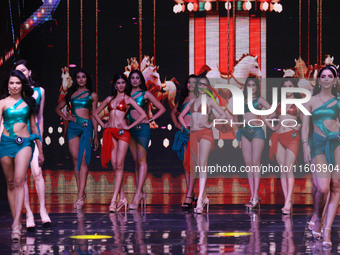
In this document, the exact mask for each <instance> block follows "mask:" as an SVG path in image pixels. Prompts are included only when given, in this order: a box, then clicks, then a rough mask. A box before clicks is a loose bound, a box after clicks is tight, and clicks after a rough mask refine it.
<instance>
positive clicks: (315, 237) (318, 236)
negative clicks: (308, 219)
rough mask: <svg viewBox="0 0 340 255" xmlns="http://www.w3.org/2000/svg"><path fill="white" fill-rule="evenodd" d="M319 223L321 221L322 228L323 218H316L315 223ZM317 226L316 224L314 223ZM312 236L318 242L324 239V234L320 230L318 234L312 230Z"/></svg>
mask: <svg viewBox="0 0 340 255" xmlns="http://www.w3.org/2000/svg"><path fill="white" fill-rule="evenodd" d="M317 221H320V225H321V226H322V224H321V218H318V217H316V216H315V222H317ZM314 224H315V223H314ZM312 235H313V238H314V239H316V240H321V238H322V233H321V229H320V232H316V231H314V230H312Z"/></svg>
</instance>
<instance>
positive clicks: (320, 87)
mask: <svg viewBox="0 0 340 255" xmlns="http://www.w3.org/2000/svg"><path fill="white" fill-rule="evenodd" d="M336 76H337V72H336V69H335V68H334V67H332V66H325V67H324V68H322V69H321V70H320V72H319V75H318V79H317V84H316V86H315V88H314V92H313V96H312V98H311V100H309V102H308V103H306V104H305V107H306V109H307V110H308V111H309V112H311V113H312V123H313V129H314V131H313V138H312V146H310V145H309V144H308V135H309V133H310V130H309V122H310V116H308V115H303V118H302V130H301V137H302V144H303V155H304V161H305V163H306V164H310V163H311V161H313V165H311V168H312V167H313V168H314V167H315V171H314V172H313V181H314V182H315V184H316V192H315V195H314V214H315V222H314V227H313V237H314V238H316V239H321V238H323V246H324V247H325V248H328V249H329V248H331V247H332V242H331V227H332V224H333V221H334V217H335V214H336V211H337V208H338V205H339V199H340V173H339V171H338V168H339V165H340V146H339V145H340V140H339V136H340V128H339V124H338V123H339V114H340V111H339V108H340V101H339V100H338V99H337V79H336ZM329 192H330V195H329V202H328V207H327V208H326V210H327V211H326V213H325V216H324V219H325V220H324V222H322V219H321V218H322V213H323V211H324V209H325V204H326V200H327V196H328V193H329ZM323 224H324V226H325V227H324V229H323V232H322V231H321V228H322V225H323Z"/></svg>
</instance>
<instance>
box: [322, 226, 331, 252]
mask: <svg viewBox="0 0 340 255" xmlns="http://www.w3.org/2000/svg"><path fill="white" fill-rule="evenodd" d="M326 230H329V231H331V230H332V229H331V228H327V227H325V228H324V229H323V234H324V233H325V232H326ZM323 239H324V240H325V238H323ZM322 247H323V248H325V249H331V248H332V242H331V241H323V242H322Z"/></svg>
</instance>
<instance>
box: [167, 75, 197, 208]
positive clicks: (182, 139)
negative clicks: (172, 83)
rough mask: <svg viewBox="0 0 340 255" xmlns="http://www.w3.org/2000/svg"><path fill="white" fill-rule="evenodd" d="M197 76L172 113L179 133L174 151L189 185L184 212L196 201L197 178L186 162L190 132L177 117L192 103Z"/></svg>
mask: <svg viewBox="0 0 340 255" xmlns="http://www.w3.org/2000/svg"><path fill="white" fill-rule="evenodd" d="M196 78H197V76H196V75H194V74H191V75H190V76H189V78H188V79H187V81H186V82H185V83H184V86H183V88H182V90H181V96H180V98H179V101H178V103H177V104H176V106H175V108H174V109H173V110H172V111H171V119H172V121H173V123H174V125H175V127H177V128H178V129H180V130H179V131H177V132H176V134H175V139H174V143H173V145H172V150H173V151H175V152H176V153H177V155H178V157H179V159H180V160H182V161H183V167H184V170H185V171H184V172H185V181H186V184H187V194H186V198H185V200H184V203H183V204H182V209H183V210H189V209H190V208H191V206H192V203H193V202H194V201H195V200H196V199H195V195H194V186H195V180H196V179H195V178H191V176H190V162H186V161H185V157H184V155H185V153H186V150H187V146H188V142H189V130H187V129H186V128H185V127H183V126H182V125H181V123H180V122H179V121H178V120H177V115H179V114H180V113H181V112H182V111H183V110H184V108H185V107H186V106H187V104H188V103H189V101H190V95H189V94H190V93H191V92H193V91H194V88H195V84H196ZM190 115H191V114H190V111H189V112H188V113H187V114H186V115H185V117H184V121H185V122H186V123H187V125H190V119H191V118H190Z"/></svg>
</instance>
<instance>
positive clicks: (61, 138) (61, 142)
mask: <svg viewBox="0 0 340 255" xmlns="http://www.w3.org/2000/svg"><path fill="white" fill-rule="evenodd" d="M64 143H65V139H64V137H62V136H61V137H59V144H60V145H61V146H63V145H64Z"/></svg>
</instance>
